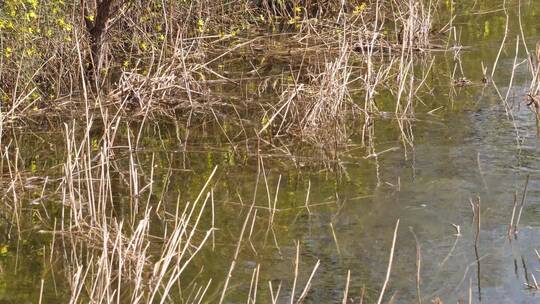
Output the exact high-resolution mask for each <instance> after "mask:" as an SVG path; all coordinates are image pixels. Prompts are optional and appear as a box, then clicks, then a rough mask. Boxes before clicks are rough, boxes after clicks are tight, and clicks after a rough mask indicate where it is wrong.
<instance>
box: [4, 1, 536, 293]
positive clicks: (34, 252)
mask: <svg viewBox="0 0 540 304" xmlns="http://www.w3.org/2000/svg"><path fill="white" fill-rule="evenodd" d="M480 2H481V1H480ZM474 5H475V6H476V3H475V4H474ZM480 6H481V5H480ZM507 10H508V8H507V6H506V2H505V3H504V5H503V6H502V9H501V10H498V11H504V13H505V15H506V27H508V22H509V21H508V19H509V18H508V12H507ZM482 13H484V12H483V11H482ZM520 16H521V15H520ZM455 20H456V4H455V3H454V2H453V1H436V0H405V1H403V0H354V1H325V0H233V1H216V0H191V1H190V0H182V1H157V0H151V1H139V0H96V1H87V0H82V1H73V2H69V1H62V0H50V1H39V0H4V1H0V52H1V55H0V99H1V103H0V148H1V149H0V158H1V160H0V189H2V190H3V191H2V196H1V197H2V201H3V202H4V204H3V205H2V207H0V217H1V218H2V220H1V224H0V225H1V226H2V227H3V229H4V231H5V233H4V236H2V238H1V244H0V264H1V263H2V262H1V261H2V259H4V261H6V260H9V261H12V260H14V262H11V263H13V264H14V265H15V269H18V268H19V267H21V266H20V265H19V264H20V262H19V261H18V259H19V258H18V257H19V255H23V254H26V255H30V256H33V257H36V256H37V257H38V258H37V259H38V260H42V263H41V264H40V265H41V266H40V267H41V268H40V270H39V271H41V277H40V278H39V280H40V281H39V282H38V283H39V284H38V285H39V292H35V289H36V288H35V286H37V285H36V282H37V281H35V282H33V283H34V284H33V285H34V288H33V289H34V290H33V291H31V292H27V291H23V292H21V293H25V292H26V293H28V294H29V295H28V296H29V300H31V301H34V302H36V301H39V302H40V303H41V302H47V301H51V302H55V301H56V302H58V301H62V302H68V301H69V302H70V303H86V302H92V303H113V302H116V303H229V302H230V303H236V302H240V299H241V301H246V299H247V303H255V302H263V303H282V302H290V303H303V302H304V301H306V302H308V301H310V300H311V301H315V302H316V301H317V299H328V297H327V296H326V295H325V296H320V295H317V294H316V291H313V289H312V286H313V285H314V284H316V280H317V274H318V271H319V268H322V267H325V266H324V263H325V261H322V258H320V257H317V256H316V255H313V256H310V257H309V258H308V259H307V260H308V261H309V262H303V260H304V258H305V256H303V254H301V252H303V250H304V248H305V247H308V249H309V250H313V248H309V247H310V246H313V244H309V243H308V244H301V242H300V241H298V242H297V243H295V244H294V246H292V245H291V244H286V245H285V247H284V248H283V244H281V245H280V241H279V238H278V237H277V235H279V233H280V231H281V232H282V233H284V234H285V233H286V234H290V236H291V238H294V239H299V237H298V235H300V234H301V232H300V231H296V232H291V231H290V230H289V228H288V227H289V225H293V224H291V223H297V222H301V223H304V224H306V223H309V229H310V230H311V229H312V228H311V221H312V218H320V219H322V221H325V225H326V224H327V222H328V225H329V227H330V228H329V229H327V230H329V231H331V239H328V240H324V242H325V243H330V244H332V248H333V249H334V247H335V249H336V252H337V256H338V257H342V255H343V256H346V253H342V252H341V249H340V248H341V247H340V241H339V237H338V236H337V234H336V229H335V226H336V224H337V220H336V218H337V217H338V214H339V213H340V212H342V209H343V208H345V202H346V201H347V199H344V198H341V197H340V195H339V194H338V192H339V191H338V190H339V188H340V187H341V186H342V185H341V183H340V182H341V181H343V180H346V181H350V176H349V172H348V171H347V169H346V167H347V166H348V165H349V164H351V163H355V162H359V161H358V160H356V159H354V158H352V157H351V155H352V153H353V151H361V153H362V158H361V159H362V160H367V161H369V162H371V163H372V164H373V166H372V169H373V170H371V171H370V173H369V174H370V175H374V176H375V179H374V181H373V184H372V185H367V184H368V183H364V182H363V181H360V182H359V183H358V184H355V188H358V189H356V190H355V191H357V192H355V193H356V194H358V195H357V196H355V197H354V198H352V199H351V200H353V201H355V202H359V201H362V200H364V199H366V198H369V197H372V196H373V194H372V192H374V191H376V190H374V189H382V188H384V187H389V189H390V191H391V192H394V191H396V192H399V191H401V180H400V177H399V176H398V177H397V181H396V182H394V181H393V180H392V183H390V182H388V181H387V180H388V179H386V180H385V178H383V177H381V175H382V173H381V171H382V169H381V165H380V162H379V158H380V157H381V156H382V155H384V154H386V153H389V152H393V151H398V150H400V151H402V152H403V157H404V159H405V160H406V161H410V160H411V159H412V162H413V167H414V166H415V165H414V163H415V161H416V160H415V156H414V155H415V151H414V149H415V136H414V132H413V128H414V125H415V123H417V122H419V121H422V120H427V119H426V118H425V117H426V116H427V117H437V111H439V110H440V108H441V107H442V106H441V105H440V104H430V103H428V102H425V101H424V99H425V98H426V97H427V96H432V95H434V91H436V90H439V87H440V86H441V85H440V84H438V83H437V81H440V79H434V75H433V69H434V66H435V65H436V63H435V56H436V55H437V54H443V53H444V55H445V56H447V57H452V59H451V60H448V61H447V62H446V63H447V65H448V66H449V67H448V70H449V71H450V72H449V75H445V77H447V79H446V80H447V83H446V84H445V86H448V87H450V88H451V90H452V91H454V90H459V89H461V88H465V87H468V86H484V87H487V86H488V85H490V84H493V87H494V88H495V89H496V92H497V96H499V97H500V100H501V104H502V105H503V106H504V110H505V113H506V115H507V117H508V118H509V121H511V122H512V123H513V124H514V126H516V123H515V118H514V114H513V113H514V112H513V108H514V105H515V103H511V102H512V101H511V100H510V98H509V97H510V92H511V90H512V84H513V83H512V81H513V80H514V74H515V70H516V69H518V68H519V66H520V65H521V64H522V63H523V62H527V64H526V65H527V68H528V69H529V70H530V72H531V78H532V80H531V86H530V92H528V93H529V98H530V103H529V106H530V107H531V109H532V110H533V111H535V113H536V117H537V118H536V120H537V122H538V121H540V119H539V118H538V117H539V115H538V107H539V104H540V102H539V100H540V97H538V90H539V87H540V86H539V85H538V83H540V82H539V81H538V75H539V73H540V72H539V71H540V69H539V68H538V61H540V51H537V56H539V57H538V59H537V60H536V61H535V59H534V58H533V56H532V55H531V54H529V51H528V50H527V51H526V52H527V56H528V57H527V60H526V61H525V60H524V61H523V62H522V63H519V62H517V58H518V54H519V47H522V46H525V47H526V45H527V42H526V41H525V38H524V34H523V29H521V36H518V37H517V38H516V41H515V42H516V46H517V47H516V55H515V59H514V61H513V65H512V74H511V77H510V79H511V80H510V85H509V88H505V89H507V91H503V92H502V93H501V92H500V90H499V89H498V88H497V85H496V82H495V78H496V77H495V70H496V68H497V61H498V59H499V55H500V54H501V52H502V50H503V48H504V45H505V41H506V39H507V36H506V32H507V30H505V35H504V39H503V42H502V43H501V46H500V49H499V53H498V54H497V57H496V59H495V60H494V63H493V65H492V66H490V67H491V68H492V70H491V74H490V73H488V71H487V68H483V70H482V76H483V80H482V81H480V80H478V81H476V82H474V81H470V80H468V79H467V78H466V77H465V71H464V69H463V65H462V59H461V57H462V50H463V47H462V46H461V41H460V35H461V34H460V30H459V29H458V27H457V26H456V24H455ZM519 20H520V25H521V19H519ZM488 25H489V23H488ZM484 30H485V32H489V31H490V27H489V26H484ZM482 66H483V63H482ZM504 94H506V96H504ZM448 95H452V94H448ZM418 108H421V112H422V114H421V115H420V116H421V117H418V116H417V113H418V112H419V110H418ZM437 123H438V122H437ZM381 126H382V127H381ZM384 129H392V130H393V133H392V136H393V138H391V139H388V138H385V136H386V135H383V136H381V137H382V138H383V140H386V142H385V143H384V144H382V145H380V144H378V143H379V142H377V139H379V140H380V138H381V137H379V138H378V134H379V133H377V132H381V133H382V131H384ZM515 129H516V130H517V129H518V127H515ZM25 130H26V131H28V133H29V134H30V135H28V134H26V133H25ZM381 130H382V131H381ZM516 132H518V131H516ZM27 136H32V138H34V140H36V142H37V144H30V145H29V144H28V143H26V139H25V138H27ZM516 137H518V139H517V141H519V134H517V135H516ZM35 138H37V139H35ZM48 138H49V139H48ZM28 147H32V148H31V149H29V148H28ZM30 150H32V151H30ZM47 154H54V158H50V157H49V156H48V155H47ZM194 155H196V156H194ZM40 156H41V158H40ZM201 163H202V164H201ZM238 166H239V167H241V168H240V169H238V168H237V167H238ZM243 168H249V169H251V171H252V172H251V173H253V174H251V175H249V179H248V175H247V174H246V176H245V177H243V178H241V179H240V180H237V177H236V176H235V175H234V173H232V172H233V171H235V170H239V171H243V170H244V169H243ZM276 168H280V169H283V171H284V172H286V173H280V174H276V172H275V171H278V170H277V169H276ZM478 168H479V170H480V175H481V176H482V180H483V182H484V184H485V180H484V176H483V172H482V168H481V164H480V155H479V154H478ZM364 169H365V168H363V167H362V170H364ZM365 171H367V170H365ZM372 171H373V172H372ZM280 172H282V171H280ZM362 174H364V175H367V174H368V173H365V172H363V173H362ZM414 174H415V173H414V170H413V175H414ZM285 175H287V176H285ZM321 176H324V177H321ZM312 178H313V179H314V180H316V179H323V180H324V182H320V183H319V186H320V187H321V189H316V190H315V191H323V190H324V191H327V189H326V188H325V187H329V188H330V191H327V192H331V194H328V193H326V194H325V196H324V200H321V201H317V202H313V197H310V195H311V191H313V190H312ZM528 183H529V178H528V177H527V182H526V184H525V188H524V190H523V192H522V193H523V194H522V200H521V204H518V200H517V199H516V198H515V199H514V206H513V211H512V220H511V223H510V226H509V227H510V229H509V230H508V231H509V232H508V238H509V239H511V238H512V237H514V236H515V235H517V227H518V225H519V222H520V217H521V214H522V211H523V206H524V204H525V201H526V193H527V185H528ZM322 184H325V185H327V184H330V186H321V185H322ZM246 186H247V187H248V188H249V189H248V190H246ZM298 189H301V190H298ZM314 189H315V186H314ZM299 191H302V192H300V193H301V194H298V193H297V192H299ZM306 191H307V192H306ZM516 197H517V195H516ZM282 200H285V201H287V204H283V203H281V201H282ZM471 206H472V210H473V212H472V213H473V218H472V219H473V221H472V223H473V224H472V226H471V231H472V232H471V233H470V234H469V235H468V236H471V240H472V238H474V244H473V245H472V246H471V248H472V247H474V250H475V253H476V262H477V263H478V294H479V298H480V297H481V292H480V279H479V277H480V260H481V259H482V257H480V256H479V253H478V247H479V242H480V230H481V224H480V223H481V220H480V218H481V211H482V209H481V203H480V199H479V198H478V200H475V201H472V200H471ZM333 213H335V214H333ZM328 214H332V216H328ZM517 214H519V215H517ZM398 216H399V215H398ZM221 217H225V218H227V220H223V221H222V220H220V218H221ZM515 217H516V219H514V218H515ZM230 219H234V220H230ZM391 222H392V223H391V225H390V228H391V229H390V230H389V231H390V233H386V234H384V235H383V236H382V237H381V239H383V240H384V242H385V243H384V245H381V244H380V243H377V244H376V245H374V246H377V249H379V250H381V251H383V252H384V255H385V256H389V260H387V264H385V265H384V267H380V265H377V266H373V265H368V266H367V267H366V268H369V269H368V270H367V271H366V272H371V271H372V272H377V273H378V275H374V278H370V277H369V278H367V279H366V282H358V283H356V284H362V285H361V286H362V288H361V289H360V288H357V290H354V291H353V290H352V287H351V286H352V285H353V284H355V283H353V282H352V280H353V279H351V271H352V272H353V276H354V275H357V274H354V270H349V271H348V272H347V276H346V280H344V281H343V282H341V283H343V284H342V285H343V286H335V288H336V289H339V290H340V291H339V296H335V295H334V296H333V299H334V300H335V299H336V298H339V299H342V301H343V303H348V302H349V301H350V300H351V301H352V300H354V301H359V302H360V303H363V301H366V302H368V303H386V302H385V301H390V302H392V301H398V302H399V296H400V295H399V294H398V293H397V291H394V290H392V288H391V286H390V285H391V282H390V281H391V279H390V278H391V277H392V271H393V264H394V263H393V261H394V258H398V257H396V255H399V252H398V251H399V246H400V244H399V240H398V237H397V236H398V232H399V231H400V229H401V230H403V228H400V224H399V223H400V220H399V219H398V218H392V219H391ZM368 223H369V221H368ZM366 225H368V224H366ZM373 225H374V226H376V225H377V223H374V224H373ZM452 225H454V224H453V223H452ZM306 226H307V224H306ZM402 226H403V224H402ZM454 227H456V230H457V233H456V238H455V243H454V245H453V247H452V248H451V249H450V252H449V253H448V255H447V256H446V257H444V259H443V262H442V263H441V264H440V267H442V266H443V265H444V264H445V263H446V262H447V260H448V259H449V258H450V256H451V255H452V252H453V251H454V250H455V247H456V244H458V240H460V239H461V231H460V226H459V225H454ZM316 228H317V227H316ZM316 228H315V229H316ZM302 229H307V228H305V227H302V228H300V229H299V230H302ZM324 229H326V226H325V228H324ZM291 230H292V228H291ZM510 231H512V232H510ZM411 232H412V235H414V240H415V246H414V252H413V255H412V256H413V259H414V262H413V264H414V268H415V270H416V271H417V272H416V275H415V277H412V278H408V279H410V280H415V290H414V294H413V295H412V296H411V295H409V294H407V295H404V297H405V298H406V300H405V301H412V300H416V301H417V302H418V303H427V302H429V301H432V300H433V303H442V301H441V300H440V299H439V298H438V296H440V295H441V293H438V292H433V293H432V294H426V295H423V294H422V293H421V291H422V288H421V283H422V280H421V269H422V255H421V246H420V245H419V240H418V238H417V235H416V234H415V232H414V231H413V230H412V228H411ZM28 240H32V241H28ZM462 242H465V240H463V241H462ZM471 244H472V242H471ZM377 249H374V250H377ZM246 252H247V253H246ZM407 253H409V252H407ZM248 254H249V255H253V256H254V258H253V259H252V260H250V261H248V262H245V261H241V256H242V255H248ZM402 255H403V254H402ZM277 259H282V260H286V261H288V262H290V263H289V264H291V265H292V266H293V267H292V271H291V272H290V273H291V276H289V277H287V278H286V279H284V278H283V275H282V274H279V275H280V276H281V278H280V279H276V277H278V276H276V277H274V276H272V275H270V274H268V271H270V270H269V269H268V268H272V267H273V266H272V265H271V263H273V261H275V260H277ZM209 260H213V261H215V260H218V261H219V263H220V264H226V269H227V271H225V272H223V273H222V272H220V271H218V270H216V269H215V268H214V267H213V265H212V264H211V263H207V262H208V261H209ZM265 261H266V262H269V264H265V263H264V262H265ZM312 262H313V263H312ZM326 262H328V261H326ZM334 262H335V261H330V263H334ZM370 262H373V261H372V260H370V258H366V264H369V263H370ZM241 263H245V264H247V266H246V265H243V264H241ZM516 265H517V264H516ZM523 265H524V266H523V268H525V262H523ZM2 268H3V267H2ZM300 268H304V269H302V270H299V269H300ZM379 268H380V269H379ZM468 268H469V266H467V271H468ZM516 268H517V266H516ZM239 269H241V271H239ZM2 271H3V270H2ZM28 271H29V272H32V270H28ZM276 271H277V269H276ZM360 271H361V270H358V272H360ZM398 271H399V269H398ZM525 271H526V270H525ZM319 272H320V271H319ZM237 273H239V274H238V275H237V276H235V275H236V274H237ZM34 275H35V274H34ZM59 276H61V277H59ZM528 278H529V277H528V276H527V282H526V284H527V286H528V287H529V288H530V289H539V288H538V285H537V283H536V280H535V279H534V275H532V276H531V278H532V279H531V280H529V279H528ZM464 279H465V277H464ZM464 279H463V280H464ZM372 280H373V281H376V280H378V281H377V282H372ZM463 280H461V281H460V283H459V285H458V286H457V287H456V289H458V288H460V290H461V289H463V290H467V297H461V299H465V298H468V299H469V301H472V287H471V286H472V285H471V284H472V283H471V282H470V281H469V286H468V287H466V288H461V285H462V283H463ZM379 281H380V282H379ZM341 283H340V284H341ZM366 284H367V285H368V288H366V286H365V285H366ZM372 286H378V287H376V288H373V287H372ZM463 286H464V285H463ZM0 287H2V284H0ZM10 287H11V286H8V288H10ZM355 287H358V285H355ZM2 288H3V287H2ZM2 288H0V294H1V292H2ZM11 288H13V287H11ZM437 288H439V287H437ZM467 288H468V289H467ZM437 290H438V291H439V290H441V289H437ZM390 291H391V292H392V295H390ZM332 292H335V290H333V291H332ZM0 297H1V296H0ZM411 299H412V300H411ZM19 300H20V299H19ZM437 301H439V302H437Z"/></svg>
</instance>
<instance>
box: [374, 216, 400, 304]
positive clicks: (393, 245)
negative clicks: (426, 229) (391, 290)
mask: <svg viewBox="0 0 540 304" xmlns="http://www.w3.org/2000/svg"><path fill="white" fill-rule="evenodd" d="M398 229H399V219H398V220H397V222H396V228H395V229H394V237H393V239H392V248H391V249H390V258H389V259H388V268H387V269H386V278H385V279H384V284H383V286H382V289H381V293H380V294H379V299H378V300H377V304H381V303H382V300H383V297H384V292H385V291H386V286H387V285H388V282H389V281H390V273H391V272H392V263H393V261H394V250H395V248H396V239H397V233H398Z"/></svg>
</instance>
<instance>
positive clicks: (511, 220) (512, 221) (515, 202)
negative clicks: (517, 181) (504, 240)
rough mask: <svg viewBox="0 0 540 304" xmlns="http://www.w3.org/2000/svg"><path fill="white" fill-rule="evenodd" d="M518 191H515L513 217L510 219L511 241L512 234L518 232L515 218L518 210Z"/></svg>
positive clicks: (509, 234)
mask: <svg viewBox="0 0 540 304" xmlns="http://www.w3.org/2000/svg"><path fill="white" fill-rule="evenodd" d="M517 203H518V202H517V190H516V191H514V204H513V207H512V216H511V217H510V225H509V226H508V231H507V234H508V238H510V239H511V236H512V233H513V232H514V231H515V230H516V229H515V228H514V217H515V216H516V208H517Z"/></svg>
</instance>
